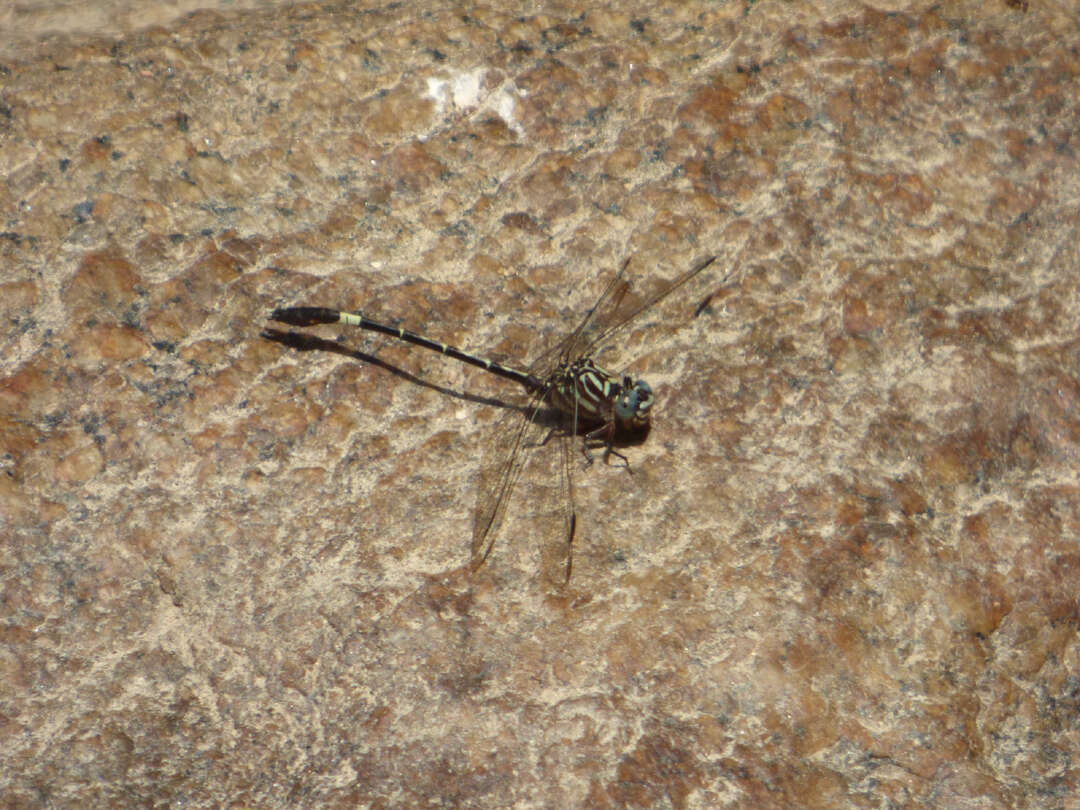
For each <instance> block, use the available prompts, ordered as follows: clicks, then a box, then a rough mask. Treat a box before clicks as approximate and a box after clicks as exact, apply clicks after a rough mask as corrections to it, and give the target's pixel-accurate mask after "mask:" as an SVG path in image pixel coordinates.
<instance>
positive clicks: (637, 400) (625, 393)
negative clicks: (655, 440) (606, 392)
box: [615, 377, 653, 430]
mask: <svg viewBox="0 0 1080 810" xmlns="http://www.w3.org/2000/svg"><path fill="white" fill-rule="evenodd" d="M622 389H623V390H622V392H621V393H620V394H619V396H618V397H617V398H616V399H615V418H616V419H617V420H618V422H619V425H620V426H621V427H623V428H626V429H628V430H642V429H643V428H647V427H648V426H649V409H650V408H652V404H653V392H652V389H651V388H650V387H649V384H648V383H647V382H645V381H644V380H636V381H633V382H632V381H631V380H630V378H629V377H623V385H622Z"/></svg>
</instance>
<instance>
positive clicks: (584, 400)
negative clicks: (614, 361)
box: [548, 357, 653, 432]
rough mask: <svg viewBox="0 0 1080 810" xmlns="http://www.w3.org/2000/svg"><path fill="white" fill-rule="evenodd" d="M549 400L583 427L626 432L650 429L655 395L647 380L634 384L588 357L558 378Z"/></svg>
mask: <svg viewBox="0 0 1080 810" xmlns="http://www.w3.org/2000/svg"><path fill="white" fill-rule="evenodd" d="M548 397H549V399H550V400H551V402H552V404H553V405H554V406H555V407H557V408H558V409H559V410H561V411H562V412H563V413H566V414H568V415H570V416H576V417H577V421H578V422H579V426H580V425H600V426H605V427H611V428H613V429H615V430H620V431H626V432H639V431H641V430H644V429H645V428H647V427H648V426H649V410H650V409H651V408H652V404H653V392H652V388H650V387H649V384H648V383H647V382H645V381H644V380H637V381H634V380H631V378H630V377H629V376H625V375H624V376H623V377H622V379H619V377H618V375H616V374H612V373H611V372H610V371H606V370H605V369H602V368H600V367H599V366H598V365H596V363H594V362H593V361H592V360H591V359H589V358H587V357H583V358H580V359H578V360H575V361H574V362H573V363H571V364H570V365H568V366H565V367H564V368H563V369H562V370H561V371H560V372H558V373H557V374H556V376H555V380H554V384H553V385H552V387H551V389H550V391H549V393H548Z"/></svg>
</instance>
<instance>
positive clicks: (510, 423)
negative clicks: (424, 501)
mask: <svg viewBox="0 0 1080 810" xmlns="http://www.w3.org/2000/svg"><path fill="white" fill-rule="evenodd" d="M716 259H717V257H716V256H715V255H713V256H708V257H706V258H704V259H702V260H700V261H698V262H697V263H696V264H694V265H693V266H692V267H691V268H690V269H689V270H687V271H685V272H683V273H682V274H681V275H679V276H677V277H675V278H674V279H673V280H671V281H670V282H668V283H666V284H663V285H661V287H660V289H659V290H658V291H656V292H653V293H652V294H651V295H648V296H647V297H646V298H645V299H644V300H643V301H641V300H640V299H636V298H635V297H634V296H632V295H631V294H630V290H631V286H632V285H631V284H630V281H629V277H628V276H629V275H630V274H628V272H627V270H628V268H629V266H630V259H626V260H625V261H624V262H623V263H622V265H621V266H620V268H619V270H618V271H617V272H616V273H615V275H614V277H613V278H612V279H611V281H610V282H609V283H608V284H607V286H606V287H605V288H604V291H603V292H602V293H601V295H600V297H599V298H598V299H597V300H596V303H594V304H593V305H592V307H590V308H589V310H588V311H587V312H586V313H585V315H584V317H583V318H582V320H581V321H580V322H579V323H578V325H577V326H576V328H574V330H573V331H572V332H570V333H569V334H568V335H567V336H566V337H565V338H564V339H563V340H561V341H559V342H558V343H557V344H555V345H554V346H553V347H552V348H551V349H549V350H548V351H546V352H544V353H543V354H541V355H540V356H539V357H537V358H536V359H535V360H534V361H533V362H532V363H531V364H529V365H528V366H527V367H526V368H518V367H515V366H510V365H506V364H503V363H500V362H496V361H495V360H491V359H488V358H486V357H482V356H480V355H477V354H472V353H471V352H467V351H464V350H462V349H459V348H458V347H456V346H451V345H449V344H446V343H442V342H440V341H438V340H433V339H432V338H429V337H426V336H424V335H421V334H419V333H417V332H413V331H411V330H409V329H404V328H402V327H400V326H393V325H390V324H387V323H383V322H381V321H377V320H373V319H371V318H369V317H367V316H366V315H364V314H362V313H360V312H347V311H344V310H339V309H332V308H328V307H319V306H292V307H282V308H278V309H275V310H274V311H273V312H272V313H271V314H270V320H271V321H275V322H277V323H282V324H286V325H288V326H295V327H308V326H316V325H320V324H344V325H346V326H352V327H358V328H360V329H365V330H368V331H371V332H377V333H380V334H383V335H388V336H390V337H393V338H396V339H398V340H402V341H405V342H407V343H411V344H413V345H414V346H420V347H422V348H424V349H428V350H430V351H434V352H439V353H440V354H442V355H445V356H447V357H451V358H453V359H455V360H458V361H460V362H462V363H467V364H468V365H471V366H476V367H478V368H481V369H483V370H485V371H487V372H489V373H491V374H494V375H496V376H499V377H502V378H504V379H508V380H512V381H513V382H515V383H518V384H519V385H521V386H522V387H524V389H525V390H526V391H527V392H528V394H529V400H528V403H527V405H526V406H525V407H523V408H513V409H508V411H507V413H506V414H505V415H504V416H503V417H502V418H501V419H499V420H498V423H497V424H496V427H495V430H494V440H493V441H491V442H489V443H488V445H487V449H486V450H485V453H484V458H483V460H482V462H481V469H480V485H479V489H478V492H477V501H476V510H475V514H474V521H473V538H472V548H471V551H472V559H471V566H472V570H473V571H476V570H477V569H479V568H480V567H481V566H482V565H484V563H485V562H486V561H487V559H488V557H489V555H490V554H491V550H492V548H493V546H494V544H495V540H496V536H497V534H498V528H499V526H500V524H501V523H502V520H503V518H504V516H505V514H506V511H507V507H508V504H509V503H510V496H511V494H512V493H513V491H514V489H515V487H516V485H517V483H518V480H519V479H520V477H521V474H522V472H523V471H524V470H525V467H526V465H527V463H528V459H529V456H530V452H529V451H530V450H532V449H534V448H535V447H539V446H543V445H546V444H548V443H549V441H550V439H551V438H552V436H553V435H558V437H559V439H560V441H559V447H560V451H561V458H560V469H561V478H562V490H563V493H564V494H563V505H562V511H563V522H564V525H565V543H566V562H565V579H564V584H568V583H569V582H570V575H571V571H572V569H573V544H574V538H575V534H576V530H577V511H576V508H575V506H574V482H573V466H574V465H573V463H572V456H573V454H572V452H571V451H570V450H569V448H568V446H569V444H570V438H571V437H575V436H580V437H581V451H582V453H583V455H584V457H585V460H586V463H587V464H591V463H592V462H593V459H594V455H593V452H592V451H593V450H595V449H598V448H600V447H602V448H603V460H604V461H605V462H608V461H609V459H610V458H611V457H612V456H614V457H616V458H618V459H620V460H621V461H622V462H623V464H624V466H625V468H626V470H627V471H628V472H632V470H631V469H630V463H629V460H628V459H627V457H626V456H625V455H624V454H622V453H621V452H619V450H618V449H616V448H617V447H624V446H627V445H630V444H636V443H639V442H641V441H643V440H644V438H645V437H647V435H648V433H649V430H650V427H651V415H652V408H653V404H654V402H655V395H654V393H653V389H652V387H651V386H650V385H649V384H648V383H647V382H645V381H644V380H642V379H633V378H632V377H631V376H630V375H628V374H624V373H615V372H611V371H608V370H607V369H605V368H603V367H601V366H600V365H598V364H597V363H596V361H595V359H594V358H595V357H596V356H598V354H599V353H600V352H601V350H603V349H606V348H607V347H608V346H609V345H610V344H612V343H613V342H614V341H615V339H616V338H617V337H618V336H619V335H620V333H623V332H624V330H626V329H627V327H629V326H630V325H631V324H632V323H634V322H635V321H636V320H637V319H638V318H639V317H640V316H641V315H643V314H644V313H646V312H648V311H649V310H650V309H652V308H653V307H654V306H656V304H658V303H659V302H660V301H662V300H663V299H665V298H667V297H668V296H669V295H671V294H672V293H673V292H675V291H676V290H678V289H679V288H681V287H683V286H684V285H686V284H687V283H688V282H689V281H690V280H691V279H693V278H695V277H697V276H698V275H700V274H701V273H702V272H703V271H704V270H705V269H706V268H708V267H710V266H711V265H712V264H713V263H714V262H715V261H716ZM732 272H734V271H731V272H729V273H728V274H727V276H725V278H724V280H723V281H722V282H721V285H723V284H724V283H725V282H726V281H727V279H728V278H730V276H731V275H732ZM710 297H711V296H710ZM706 300H707V299H706ZM703 308H704V305H701V306H699V307H698V308H697V309H696V310H695V312H694V314H695V316H696V315H697V314H698V313H699V312H700V311H701V310H702V309H703ZM290 334H294V333H290ZM268 336H273V335H268ZM545 407H547V408H549V409H550V408H554V409H555V411H556V415H557V418H556V420H555V421H556V424H555V425H554V426H553V427H552V426H551V420H550V419H548V420H545V419H543V418H542V411H543V410H544V409H545ZM545 422H546V423H547V425H548V430H547V431H546V433H547V435H546V436H545V437H544V438H543V439H540V435H541V434H542V433H544V432H545V431H544V425H545Z"/></svg>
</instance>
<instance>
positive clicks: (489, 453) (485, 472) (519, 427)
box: [472, 389, 546, 570]
mask: <svg viewBox="0 0 1080 810" xmlns="http://www.w3.org/2000/svg"><path fill="white" fill-rule="evenodd" d="M545 391H546V389H542V390H540V391H537V392H535V393H534V394H533V396H532V398H531V399H530V401H529V404H528V406H527V408H526V410H525V413H524V414H522V413H521V412H520V411H519V410H518V409H513V410H510V411H507V412H506V413H505V414H504V415H503V416H501V417H500V418H499V421H498V422H497V423H496V424H495V427H494V431H493V433H492V438H491V440H489V441H488V442H486V443H485V445H484V451H483V454H482V457H481V461H480V482H479V485H478V487H477V490H476V511H475V514H474V518H473V539H472V566H473V570H476V569H477V568H479V567H480V566H482V565H483V564H484V562H485V561H486V560H487V558H488V555H489V554H491V548H492V546H493V545H494V544H495V538H496V536H497V534H498V531H499V526H500V525H501V524H502V520H503V517H504V516H505V515H506V507H507V505H508V504H509V503H510V496H511V494H512V493H513V491H514V486H515V485H516V484H517V481H518V479H519V478H520V477H521V473H522V472H524V470H525V467H526V466H527V465H528V463H529V458H530V456H531V452H530V451H531V450H532V448H533V447H534V446H536V445H537V444H538V441H537V438H538V437H539V436H540V435H541V434H542V433H543V432H544V430H545V429H546V428H545V426H544V425H543V424H542V422H541V421H539V420H538V417H539V415H540V411H541V409H542V408H543V407H544V393H545ZM519 420H520V424H518V421H519Z"/></svg>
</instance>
